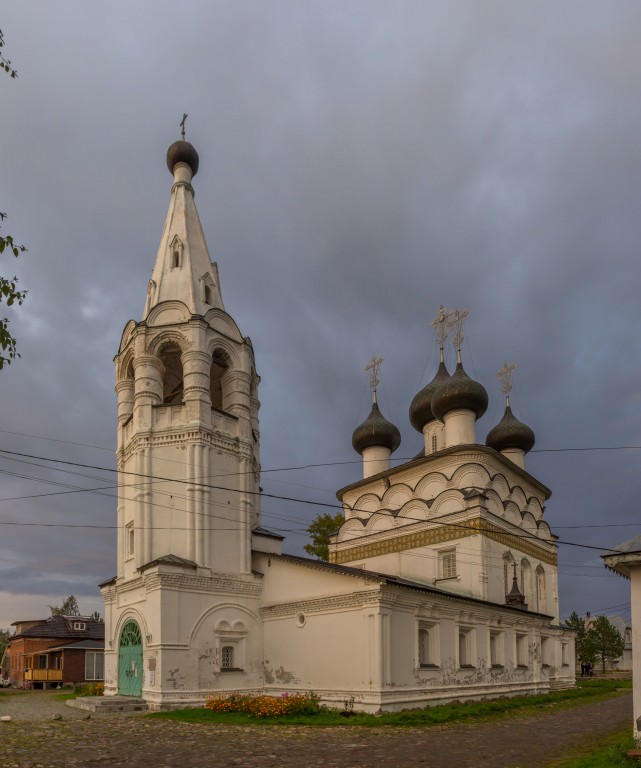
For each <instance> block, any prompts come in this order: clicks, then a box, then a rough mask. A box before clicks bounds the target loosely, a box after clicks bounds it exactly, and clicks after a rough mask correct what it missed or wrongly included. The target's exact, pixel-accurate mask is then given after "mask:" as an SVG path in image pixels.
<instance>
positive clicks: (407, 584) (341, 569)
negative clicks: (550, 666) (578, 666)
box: [260, 553, 554, 619]
mask: <svg viewBox="0 0 641 768" xmlns="http://www.w3.org/2000/svg"><path fill="white" fill-rule="evenodd" d="M260 554H262V555H263V556H265V557H269V558H276V559H278V560H284V561H286V562H290V563H293V564H294V565H302V566H307V567H308V568H319V569H321V570H326V571H333V572H334V573H341V574H343V575H345V576H355V577H356V578H362V579H365V580H366V581H375V582H378V583H379V584H388V585H390V586H397V587H404V588H406V589H413V590H418V591H420V592H430V593H431V594H435V595H439V596H441V597H447V598H450V599H454V600H465V601H467V602H473V603H480V604H481V605H488V606H492V607H494V608H501V609H505V610H508V611H516V612H518V613H520V614H522V613H523V610H522V608H520V607H517V606H512V605H507V604H505V603H493V602H492V601H491V600H481V599H480V598H478V597H471V596H469V595H462V594H460V593H458V592H450V591H449V590H446V589H439V588H438V587H433V586H430V585H428V584H423V583H422V582H420V581H412V580H411V579H404V578H402V577H400V576H392V575H390V574H389V573H380V572H378V571H366V570H365V569H364V568H352V567H351V566H349V565H338V564H336V563H328V562H327V561H326V560H314V559H312V558H310V557H300V556H299V555H286V554H282V555H276V554H266V553H260ZM527 613H528V614H530V615H534V616H545V617H546V618H548V619H549V618H554V617H553V616H550V615H549V614H547V613H538V612H536V611H529V610H528V611H527Z"/></svg>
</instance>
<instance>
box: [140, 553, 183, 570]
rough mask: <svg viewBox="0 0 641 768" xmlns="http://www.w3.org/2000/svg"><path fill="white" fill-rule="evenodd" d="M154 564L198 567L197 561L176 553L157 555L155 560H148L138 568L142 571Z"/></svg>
mask: <svg viewBox="0 0 641 768" xmlns="http://www.w3.org/2000/svg"><path fill="white" fill-rule="evenodd" d="M154 565H179V566H180V567H181V568H193V569H194V570H196V568H198V565H197V563H195V562H194V561H193V560H186V559H185V558H184V557H179V556H178V555H162V557H157V558H156V559H155V560H150V561H149V562H148V563H145V564H144V565H141V566H140V568H138V570H139V571H140V573H142V572H143V571H146V570H147V569H148V568H153V567H154Z"/></svg>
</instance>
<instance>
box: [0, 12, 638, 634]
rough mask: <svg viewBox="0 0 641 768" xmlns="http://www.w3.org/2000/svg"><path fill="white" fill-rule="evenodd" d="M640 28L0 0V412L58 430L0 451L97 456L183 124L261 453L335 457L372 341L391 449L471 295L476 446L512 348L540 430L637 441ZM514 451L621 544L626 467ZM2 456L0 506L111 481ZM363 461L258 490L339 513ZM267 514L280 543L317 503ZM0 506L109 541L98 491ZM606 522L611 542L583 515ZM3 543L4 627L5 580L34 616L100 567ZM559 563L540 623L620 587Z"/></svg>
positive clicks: (286, 458)
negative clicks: (9, 290) (11, 338)
mask: <svg viewBox="0 0 641 768" xmlns="http://www.w3.org/2000/svg"><path fill="white" fill-rule="evenodd" d="M639 22H641V9H639V7H638V5H637V4H635V3H632V2H621V3H619V4H618V5H617V12H616V13H612V12H611V10H609V9H606V8H605V6H603V5H601V4H598V3H585V2H581V3H579V2H564V3H551V2H550V3H547V2H544V3H536V4H534V3H533V4H523V3H519V4H514V3H510V2H507V0H506V1H504V2H489V1H488V2H483V3H476V2H469V3H465V2H463V3H457V4H451V3H427V2H423V1H421V2H418V1H417V2H407V1H406V2H399V3H394V4H389V3H384V2H352V3H349V4H345V3H338V2H306V3H304V4H303V3H296V2H290V1H289V0H277V1H275V2H271V3H269V4H265V3H260V2H253V1H250V0H243V2H219V3H216V4H211V3H203V2H190V3H187V4H186V5H185V4H183V5H182V6H181V7H180V8H178V7H177V6H175V4H171V3H164V2H153V3H152V2H139V3H136V4H135V5H134V6H133V7H132V4H128V3H122V2H115V3H110V4H109V6H104V7H102V6H96V5H95V4H92V6H91V7H89V6H87V4H85V3H82V2H65V3H61V4H56V6H55V8H54V7H52V6H51V5H50V4H46V3H29V4H25V3H18V2H9V3H8V4H5V9H4V11H3V15H2V19H1V20H0V23H1V25H2V29H3V31H4V33H5V40H6V43H7V52H8V54H9V55H10V57H11V58H12V60H13V62H14V64H15V65H16V66H17V67H18V70H19V78H18V80H17V81H15V82H13V81H11V80H9V79H8V78H6V79H5V80H4V81H3V80H2V79H0V88H2V99H3V106H4V110H3V113H4V118H3V121H4V122H3V128H4V140H3V144H2V147H1V150H2V166H1V168H2V174H0V210H3V211H5V210H6V211H7V212H8V213H9V215H10V218H9V220H8V221H7V223H6V226H5V230H6V231H8V232H11V233H13V234H14V235H15V236H16V238H17V239H18V240H19V241H24V242H25V243H26V244H27V245H28V247H29V253H28V254H25V255H24V256H23V257H21V259H20V260H19V262H16V263H15V264H14V263H10V264H7V262H6V261H3V262H2V264H3V265H7V266H6V268H5V266H3V273H5V274H6V273H9V272H11V273H13V271H14V269H15V270H17V271H18V272H19V275H20V277H21V281H22V284H23V285H24V287H26V288H28V289H29V297H28V303H27V304H25V306H24V307H23V308H21V309H20V310H19V311H18V312H16V313H13V314H12V318H13V319H12V322H13V329H14V330H15V333H16V335H17V336H18V339H19V343H20V351H21V353H22V359H21V360H19V361H17V362H16V363H15V364H14V365H12V366H11V367H10V368H9V369H8V370H5V371H3V372H2V374H1V375H0V380H1V384H2V403H3V407H2V413H1V423H0V428H1V429H3V430H7V431H8V432H20V433H26V434H29V435H37V436H44V437H48V438H56V439H57V440H62V441H70V442H73V443H80V444H84V446H85V447H83V445H75V446H74V445H69V444H68V443H67V442H51V441H46V440H39V439H35V438H21V437H18V436H16V435H11V434H7V432H4V433H0V448H4V449H7V450H13V451H18V452H22V453H30V454H34V455H37V456H49V457H55V458H59V459H65V460H68V461H72V462H76V463H82V464H90V465H95V466H108V467H113V466H114V461H113V456H112V454H111V453H110V451H109V450H99V448H105V449H113V447H114V445H115V395H114V392H113V365H112V362H111V360H112V357H113V354H114V353H115V351H116V349H117V346H118V342H119V338H120V333H121V331H122V328H123V327H124V325H125V323H126V321H127V320H128V319H129V318H131V317H134V318H139V317H140V313H141V311H142V306H143V303H144V296H145V290H146V284H147V281H148V279H149V274H150V271H151V267H152V265H153V262H154V258H155V253H156V248H157V244H158V241H159V238H160V234H161V231H162V224H163V218H164V215H165V212H166V207H167V202H168V199H169V190H170V183H171V179H170V176H169V174H168V172H167V169H166V167H165V166H164V152H165V149H166V147H167V146H168V144H169V143H170V142H171V141H173V140H174V139H175V138H176V137H177V133H178V121H179V119H180V116H181V115H182V112H183V111H187V112H189V113H190V117H189V120H188V123H187V129H188V138H190V139H191V140H192V141H193V142H194V144H195V145H196V146H197V148H198V150H199V153H200V157H201V171H200V173H199V175H198V176H197V177H196V179H195V182H194V184H195V188H196V203H197V206H198V209H199V212H200V216H201V219H202V221H203V225H204V228H205V232H206V236H207V239H208V243H209V247H210V251H211V254H212V258H214V259H216V260H217V261H218V262H219V268H220V273H221V282H222V290H223V297H224V300H225V303H226V307H227V309H228V311H229V312H230V313H231V314H232V315H233V316H234V317H235V319H236V320H237V321H238V323H239V325H240V328H241V330H242V331H243V333H245V334H248V335H250V336H251V338H252V341H253V343H254V346H255V349H256V355H257V362H258V366H259V371H260V374H261V376H262V384H261V393H260V396H261V402H262V410H261V431H262V459H263V465H264V467H265V468H267V469H269V468H276V467H288V466H292V465H300V464H313V463H325V462H327V463H329V462H354V461H355V460H357V459H358V457H357V456H356V454H354V453H353V451H352V449H351V444H350V438H351V432H352V430H353V429H354V427H355V426H356V424H358V423H359V421H360V420H362V419H363V418H364V417H365V415H366V414H367V410H368V407H369V394H368V390H367V385H366V380H365V376H364V373H363V370H362V369H363V367H364V365H365V363H366V362H367V360H368V359H369V358H370V357H371V355H372V354H373V353H376V354H380V355H382V356H383V357H384V358H385V364H384V367H383V393H382V398H381V400H382V407H383V409H384V411H385V413H386V415H388V416H389V417H390V418H392V419H393V420H394V421H395V423H397V424H398V426H399V428H400V429H401V431H402V433H403V443H402V445H401V448H400V449H399V451H398V453H397V455H398V456H399V457H410V456H413V455H415V453H416V452H417V451H418V448H419V446H420V436H419V435H418V434H417V433H415V432H414V431H413V430H412V429H411V428H410V426H409V424H408V419H407V409H408V406H409V403H410V401H411V398H412V397H413V395H414V394H415V392H416V391H417V390H418V389H419V388H420V386H422V384H423V383H424V382H425V381H426V380H427V379H428V378H430V377H431V375H432V373H433V370H434V367H435V360H436V355H435V350H434V348H433V344H432V340H431V336H430V332H429V326H428V322H429V320H430V319H431V318H432V317H433V316H434V315H435V313H436V311H437V310H438V306H439V304H441V303H444V304H446V305H448V306H456V305H459V306H465V307H469V309H470V310H471V312H470V318H469V323H468V328H467V339H466V342H465V348H464V356H465V357H464V359H465V364H466V367H467V369H468V371H469V372H470V373H472V374H474V375H475V376H477V377H478V378H479V379H480V380H481V381H482V382H483V383H484V384H485V386H486V387H487V389H488V391H489V393H490V399H491V406H490V409H489V411H488V414H487V415H486V416H485V417H484V419H483V420H482V421H481V422H480V423H479V430H478V435H479V439H480V440H483V438H484V436H485V434H486V432H487V431H488V430H489V429H490V428H491V426H493V424H494V423H496V421H498V419H499V418H500V415H501V411H502V404H501V398H500V393H499V389H498V386H497V383H496V379H495V372H496V371H497V370H498V368H499V367H500V366H501V364H502V363H503V360H504V359H509V360H516V361H517V362H518V364H519V369H518V371H517V375H516V379H515V390H514V398H513V400H514V406H515V409H516V410H517V413H518V415H519V417H521V418H522V419H523V420H524V421H526V422H527V423H529V424H531V425H532V427H533V428H534V429H535V431H536V434H537V447H540V448H546V447H548V448H550V447H551V448H558V447H567V446H575V447H590V446H617V445H635V444H636V445H639V444H641V418H640V416H639V414H640V413H641V410H640V409H639V406H640V404H641V403H640V400H641V396H640V395H639V386H638V382H639V371H640V369H641V365H640V363H641V360H640V356H641V355H640V350H639V343H638V340H637V332H636V331H637V328H638V327H639V321H640V317H639V314H640V310H639V302H638V298H637V297H638V290H639V288H638V286H639V277H640V275H639V272H640V270H639V266H638V262H639V259H638V244H639V242H641V217H639V215H638V212H637V208H638V200H639V199H640V198H641V195H640V192H641V190H640V186H641V181H640V179H641V167H640V166H641V155H639V152H638V136H639V135H640V133H641V131H640V128H641V107H640V102H639V99H638V93H639V92H640V89H639V73H640V72H641V60H640V59H641V50H640V49H639V46H638V44H637V40H636V35H635V30H637V29H638V28H639ZM86 446H98V448H95V447H93V448H92V447H86ZM33 461H35V460H33ZM41 463H42V462H41ZM528 466H529V468H530V469H531V470H532V472H533V473H534V474H535V475H537V476H539V477H540V479H541V480H542V481H543V482H544V483H546V484H547V485H549V486H550V487H551V489H552V490H553V492H554V495H553V497H552V499H551V501H550V503H549V505H548V510H547V516H548V519H549V521H550V523H551V524H552V526H553V527H555V526H558V528H557V529H555V530H556V532H557V533H558V534H559V535H560V536H561V539H562V540H564V541H565V540H567V541H570V542H580V543H585V544H594V545H596V546H602V545H614V544H616V543H618V542H619V541H622V540H624V539H626V538H628V537H629V536H632V535H634V534H635V533H636V532H637V529H636V528H635V527H634V526H636V524H637V523H639V522H641V521H640V520H639V519H638V515H637V512H636V509H635V504H636V498H637V490H638V485H639V480H638V478H639V472H638V466H639V453H638V452H634V451H629V452H617V451H613V452H594V453H576V454H574V453H569V454H566V453H561V454H548V453H533V454H531V455H530V457H529V464H528ZM0 469H2V470H3V471H4V472H5V473H6V472H11V473H13V474H12V475H7V474H2V475H0V478H1V479H2V485H1V488H2V491H1V492H0V499H2V498H13V497H15V496H19V495H23V496H26V495H34V494H37V493H46V492H56V491H59V490H64V489H62V488H61V487H60V486H57V485H51V482H54V483H61V482H62V483H67V484H76V485H79V486H82V487H84V488H86V487H93V485H92V484H94V483H95V486H96V487H97V486H99V485H101V484H104V485H107V484H108V482H109V475H106V476H105V475H104V473H100V472H97V471H95V470H90V469H80V468H77V467H76V468H75V471H78V472H81V473H83V474H85V475H92V476H93V478H100V479H92V478H88V477H79V476H77V475H76V476H72V475H65V474H63V473H61V472H59V471H55V472H54V471H52V470H51V469H50V468H49V469H43V468H42V467H40V468H38V467H32V466H27V465H24V464H20V463H16V462H10V461H7V460H5V459H2V460H0ZM68 469H73V467H68ZM359 472H360V467H359V464H358V462H356V463H353V464H345V465H343V466H335V467H326V468H318V469H315V470H307V471H305V472H281V473H277V474H271V473H265V474H264V476H263V485H264V487H265V488H266V489H268V490H269V491H270V492H273V493H282V494H284V495H288V496H292V495H297V496H300V497H302V498H310V499H315V500H323V501H328V502H330V503H335V499H334V496H333V493H334V491H335V489H336V488H338V487H340V486H342V485H344V484H346V483H348V482H350V481H351V480H353V479H354V478H355V477H357V476H358V475H359ZM16 474H21V475H23V476H24V475H28V476H29V477H31V478H33V477H37V478H39V479H38V480H37V481H36V480H33V479H31V480H29V479H26V478H25V477H16V476H15V475H16ZM105 477H107V480H105ZM45 481H47V482H45ZM106 493H107V494H108V493H109V492H108V491H106ZM265 508H266V513H267V514H266V516H265V525H267V526H268V527H272V528H277V527H279V528H283V529H287V531H288V541H289V549H290V551H299V548H300V546H301V544H302V543H303V541H304V535H303V531H304V528H305V527H306V525H307V524H308V521H309V519H310V518H311V517H312V516H313V515H314V514H315V513H316V511H317V510H316V509H315V508H313V507H307V506H305V505H300V504H299V505H295V504H292V503H290V502H277V501H270V502H266V504H265ZM0 520H4V521H11V522H39V521H40V522H47V521H53V522H54V523H56V524H57V523H71V524H74V525H79V524H86V525H104V526H108V525H113V524H114V522H115V501H114V500H113V498H110V497H109V495H107V496H98V495H95V494H87V493H82V494H77V495H76V494H73V495H67V496H62V497H57V496H50V497H41V498H39V499H24V500H22V501H6V502H0ZM606 521H607V522H609V523H611V524H612V526H614V524H630V525H631V527H628V528H626V527H619V528H616V527H611V528H609V529H603V528H590V527H586V526H592V525H603V524H604V522H606ZM561 526H578V527H576V528H562V527H561ZM0 536H1V537H2V538H1V539H0V550H1V552H2V560H0V579H1V581H0V590H1V591H2V595H3V598H2V603H1V607H2V609H3V610H2V611H0V626H2V625H3V624H7V623H9V621H12V620H14V619H15V618H20V617H21V615H22V613H21V611H22V608H23V607H24V606H25V605H26V606H27V608H25V610H26V611H27V612H28V613H34V611H35V612H37V611H36V610H35V608H34V605H35V604H34V603H33V602H28V601H25V600H24V598H23V597H22V596H21V595H24V594H25V593H28V592H34V591H35V592H37V591H38V590H39V589H40V587H39V585H40V584H41V583H42V587H41V588H42V595H43V600H42V605H43V606H44V608H46V605H47V604H48V603H49V602H53V599H50V598H49V595H51V594H52V590H53V593H54V594H56V593H59V594H60V596H61V597H64V596H65V594H67V593H69V592H74V593H76V594H80V595H85V594H88V591H90V590H91V589H93V588H94V587H93V585H95V583H97V582H98V581H100V580H102V579H104V578H108V577H110V576H112V575H113V573H114V572H115V550H114V544H113V542H114V533H113V530H109V529H106V528H86V529H82V528H72V529H58V528H35V529H34V528H33V527H23V528H21V527H20V526H0ZM38 574H43V576H42V577H41V576H39V575H38ZM560 574H561V588H560V599H561V611H562V614H567V613H569V611H570V610H572V609H573V608H576V609H577V610H580V611H581V610H592V611H598V610H599V609H601V608H606V607H609V606H611V605H617V604H620V603H625V602H626V601H627V600H628V599H629V598H628V591H627V590H628V587H627V585H626V584H625V583H624V582H623V581H621V580H617V579H614V577H611V576H609V575H608V574H607V573H606V572H605V571H604V570H603V568H602V566H601V564H600V561H599V559H598V552H596V551H592V550H587V549H586V550H582V549H579V548H572V547H565V546H564V547H563V548H562V550H561V563H560ZM44 582H47V583H46V585H45V583H44ZM586 584H587V585H590V588H589V589H586ZM54 586H55V589H54ZM12 595H13V596H14V597H15V600H13V598H12V597H11V596H12Z"/></svg>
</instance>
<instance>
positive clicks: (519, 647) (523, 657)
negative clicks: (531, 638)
mask: <svg viewBox="0 0 641 768" xmlns="http://www.w3.org/2000/svg"><path fill="white" fill-rule="evenodd" d="M515 637H516V666H517V667H527V666H528V647H527V646H528V642H527V635H522V634H519V633H518V632H517V633H516V636H515Z"/></svg>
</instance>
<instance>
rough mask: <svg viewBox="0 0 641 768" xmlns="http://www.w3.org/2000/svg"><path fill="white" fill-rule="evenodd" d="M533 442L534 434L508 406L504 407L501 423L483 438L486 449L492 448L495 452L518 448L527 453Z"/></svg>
mask: <svg viewBox="0 0 641 768" xmlns="http://www.w3.org/2000/svg"><path fill="white" fill-rule="evenodd" d="M534 442H535V437H534V432H533V431H532V430H531V429H530V427H528V425H527V424H524V423H523V422H522V421H519V420H518V419H517V418H516V416H514V414H513V413H512V409H511V408H510V406H509V405H506V406H505V413H504V414H503V418H502V419H501V421H499V423H498V424H497V425H496V426H495V427H494V428H493V429H491V430H490V431H489V432H488V434H487V437H486V438H485V445H487V446H488V448H494V450H495V451H503V450H505V449H506V448H520V449H521V450H522V451H525V453H527V452H528V451H531V450H532V448H533V447H534Z"/></svg>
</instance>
